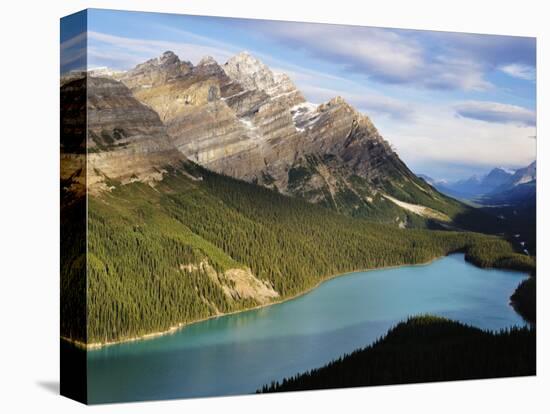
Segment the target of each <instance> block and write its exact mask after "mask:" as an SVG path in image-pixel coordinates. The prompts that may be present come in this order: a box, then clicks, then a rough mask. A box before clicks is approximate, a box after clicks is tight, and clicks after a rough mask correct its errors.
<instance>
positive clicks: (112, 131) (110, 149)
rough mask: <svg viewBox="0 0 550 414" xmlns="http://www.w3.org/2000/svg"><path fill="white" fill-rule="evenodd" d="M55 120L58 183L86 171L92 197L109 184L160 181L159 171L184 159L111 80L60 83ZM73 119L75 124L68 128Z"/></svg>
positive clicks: (150, 115) (152, 118)
mask: <svg viewBox="0 0 550 414" xmlns="http://www.w3.org/2000/svg"><path fill="white" fill-rule="evenodd" d="M76 115H79V118H75V116H76ZM61 119H62V124H63V125H62V135H61V152H62V162H61V178H62V179H64V180H69V181H70V180H73V181H74V180H75V177H76V176H75V174H80V175H82V171H87V174H86V184H87V186H88V189H89V190H90V191H92V192H96V191H102V190H106V189H108V187H109V186H108V184H107V181H108V180H109V179H111V180H112V179H115V180H118V181H120V182H121V183H122V184H126V183H129V182H132V181H141V182H153V181H158V180H161V179H162V174H163V171H164V170H163V169H164V168H165V167H167V166H175V165H177V164H178V163H180V162H182V161H184V160H185V159H186V158H185V156H184V155H183V154H182V153H181V152H179V151H178V150H177V149H176V147H175V146H174V144H173V143H172V141H171V140H170V138H169V136H168V135H167V132H166V128H165V126H164V125H163V123H162V122H161V120H160V118H159V116H158V115H157V113H156V112H155V111H153V110H152V109H150V108H148V107H147V106H145V105H144V104H142V103H140V102H139V101H138V100H136V99H135V98H134V97H133V95H132V93H131V92H130V90H129V89H128V88H127V87H126V86H124V84H122V83H120V82H118V81H115V80H112V79H107V78H100V77H92V76H88V77H86V76H82V77H80V78H77V79H74V80H72V81H70V82H67V83H64V84H63V85H62V86H61ZM73 119H77V120H78V123H77V124H75V125H74V126H73V125H70V122H71V120H73ZM66 123H69V124H68V125H66ZM82 124H83V125H84V126H85V128H82V127H81V125H82ZM85 143H86V144H85ZM84 151H86V156H85V157H84V156H83V154H84ZM79 171H80V172H79ZM71 177H73V178H71ZM66 187H67V185H66ZM67 188H68V187H67Z"/></svg>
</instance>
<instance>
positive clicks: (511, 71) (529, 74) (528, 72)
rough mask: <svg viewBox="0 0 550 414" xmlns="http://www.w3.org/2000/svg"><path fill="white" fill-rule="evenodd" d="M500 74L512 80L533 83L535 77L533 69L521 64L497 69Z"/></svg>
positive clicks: (512, 64)
mask: <svg viewBox="0 0 550 414" xmlns="http://www.w3.org/2000/svg"><path fill="white" fill-rule="evenodd" d="M499 69H500V70H501V71H502V72H504V73H506V74H507V75H509V76H512V77H514V78H519V79H524V80H530V81H534V80H535V77H536V71H535V68H534V67H532V66H528V65H523V64H521V63H511V64H509V65H504V66H501V67H500V68H499Z"/></svg>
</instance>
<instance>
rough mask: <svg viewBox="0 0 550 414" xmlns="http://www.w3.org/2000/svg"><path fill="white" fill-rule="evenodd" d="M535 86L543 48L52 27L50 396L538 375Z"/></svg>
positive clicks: (207, 27)
mask: <svg viewBox="0 0 550 414" xmlns="http://www.w3.org/2000/svg"><path fill="white" fill-rule="evenodd" d="M535 75H536V41H535V39H534V38H528V37H513V36H502V35H499V36H496V35H482V34H461V33H448V32H432V31H415V30H402V29H391V28H373V27H360V26H344V25H329V24H316V23H296V22H283V21H269V20H252V19H235V18H221V17H206V16H188V15H175V14H157V13H140V12H125V11H112V10H85V11H81V12H79V13H76V14H73V15H70V16H67V17H65V18H63V19H61V82H60V102H61V108H60V116H61V177H60V181H61V183H60V186H61V243H62V245H61V393H62V394H63V395H66V396H68V397H71V398H74V399H76V400H78V401H81V402H84V403H93V404H96V403H111V402H122V401H140V400H158V399H169V398H188V397H209V396H221V395H234V394H254V393H271V392H279V391H295V390H314V389H326V388H339V387H356V386H371V385H388V384H403V383H416V382H430V381H451V380H466V379H480V378H496V377H510V376H529V375H535V373H536V368H535V365H536V364H535V361H536V349H535V342H536V341H535V336H536V311H535V309H536V305H535V290H536V289H535V286H536V260H535V259H536V251H537V250H536V249H537V246H536V222H535V220H536V214H535V212H536V113H535V104H536V77H535ZM257 398H261V397H257Z"/></svg>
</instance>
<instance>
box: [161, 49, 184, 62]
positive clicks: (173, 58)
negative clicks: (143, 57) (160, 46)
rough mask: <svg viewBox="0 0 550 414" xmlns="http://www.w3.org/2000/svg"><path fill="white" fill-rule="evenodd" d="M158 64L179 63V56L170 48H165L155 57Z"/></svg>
mask: <svg viewBox="0 0 550 414" xmlns="http://www.w3.org/2000/svg"><path fill="white" fill-rule="evenodd" d="M157 61H158V64H159V65H173V64H178V63H180V62H181V61H180V58H179V57H178V56H177V55H176V54H175V53H174V52H172V51H171V50H167V51H166V52H164V53H163V54H162V55H160V56H159V57H158V58H157Z"/></svg>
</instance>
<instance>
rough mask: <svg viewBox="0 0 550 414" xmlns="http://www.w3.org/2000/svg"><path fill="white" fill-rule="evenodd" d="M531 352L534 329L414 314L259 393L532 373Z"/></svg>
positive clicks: (534, 358) (533, 358) (533, 373)
mask: <svg viewBox="0 0 550 414" xmlns="http://www.w3.org/2000/svg"><path fill="white" fill-rule="evenodd" d="M535 351H536V332H535V330H534V329H530V328H512V329H510V330H505V331H501V332H497V333H491V332H486V331H482V330H480V329H477V328H472V327H469V326H466V325H463V324H461V323H458V322H453V321H450V320H446V319H442V318H437V317H431V316H422V317H415V318H411V319H409V320H407V321H406V322H402V323H400V324H398V325H397V326H396V327H395V328H393V329H392V330H390V331H389V332H388V333H387V334H386V336H384V337H383V338H381V339H380V340H378V341H377V342H375V343H374V344H372V345H370V346H368V347H366V348H364V349H360V350H357V351H355V352H353V353H351V354H349V355H345V356H343V357H342V358H339V359H337V360H335V361H333V362H331V363H329V364H327V365H325V366H324V367H322V368H319V369H314V370H312V371H309V372H307V373H304V374H299V375H296V376H295V377H292V378H288V379H284V380H283V381H281V382H280V383H279V382H275V383H272V384H270V385H266V386H264V387H263V388H262V389H261V390H259V392H279V391H303V390H316V389H326V388H342V387H361V386H372V385H390V384H406V383H415V382H432V381H452V380H467V379H478V378H498V377H513V376H525V375H535V373H536V352H535Z"/></svg>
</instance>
